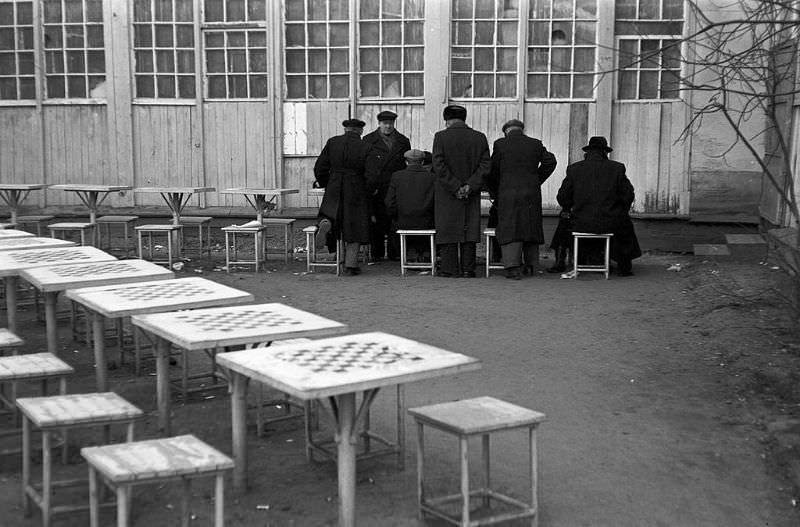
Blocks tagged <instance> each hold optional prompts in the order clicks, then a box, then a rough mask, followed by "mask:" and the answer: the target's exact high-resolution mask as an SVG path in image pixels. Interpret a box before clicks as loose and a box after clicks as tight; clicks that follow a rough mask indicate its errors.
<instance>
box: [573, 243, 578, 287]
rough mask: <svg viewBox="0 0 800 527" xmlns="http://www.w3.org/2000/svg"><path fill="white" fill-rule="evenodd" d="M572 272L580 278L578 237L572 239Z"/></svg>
mask: <svg viewBox="0 0 800 527" xmlns="http://www.w3.org/2000/svg"><path fill="white" fill-rule="evenodd" d="M572 274H574V275H575V278H578V237H577V236H576V237H574V238H573V240H572Z"/></svg>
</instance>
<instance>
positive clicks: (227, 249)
mask: <svg viewBox="0 0 800 527" xmlns="http://www.w3.org/2000/svg"><path fill="white" fill-rule="evenodd" d="M225 272H227V273H230V272H231V243H230V238H229V237H228V233H227V232H226V233H225Z"/></svg>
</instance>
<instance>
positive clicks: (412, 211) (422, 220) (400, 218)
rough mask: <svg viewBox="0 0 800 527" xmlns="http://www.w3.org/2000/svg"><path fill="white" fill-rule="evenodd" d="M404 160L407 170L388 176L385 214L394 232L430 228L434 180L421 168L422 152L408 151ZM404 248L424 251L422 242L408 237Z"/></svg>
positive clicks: (432, 226) (432, 220)
mask: <svg viewBox="0 0 800 527" xmlns="http://www.w3.org/2000/svg"><path fill="white" fill-rule="evenodd" d="M404 157H405V159H406V163H407V164H408V167H407V168H406V169H405V170H399V171H397V172H395V173H394V174H392V179H391V181H390V182H389V190H388V191H387V192H386V202H385V205H386V212H387V213H388V214H389V217H390V218H391V219H392V223H393V227H394V228H395V229H433V228H434V226H435V223H434V218H433V210H434V209H433V194H434V191H433V186H434V183H435V177H434V175H433V174H431V172H430V170H428V169H427V168H425V167H424V166H422V162H423V160H424V159H425V153H424V152H422V151H421V150H416V149H414V150H409V151H408V152H406V153H405V154H404ZM408 247H409V250H410V251H411V250H413V251H414V252H416V253H417V255H421V253H423V252H425V248H426V240H425V239H423V238H421V237H420V236H412V237H410V238H409V239H408ZM433 256H434V257H435V256H436V255H433Z"/></svg>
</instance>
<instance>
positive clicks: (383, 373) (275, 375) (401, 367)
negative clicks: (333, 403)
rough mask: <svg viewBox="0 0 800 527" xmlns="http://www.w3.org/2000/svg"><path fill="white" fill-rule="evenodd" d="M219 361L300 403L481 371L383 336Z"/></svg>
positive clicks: (457, 358)
mask: <svg viewBox="0 0 800 527" xmlns="http://www.w3.org/2000/svg"><path fill="white" fill-rule="evenodd" d="M217 363H218V364H219V365H220V366H222V367H223V368H228V369H229V370H231V371H234V372H237V373H239V374H242V375H244V376H246V377H249V378H252V379H254V380H256V381H259V382H263V383H265V384H269V385H270V386H272V387H274V388H277V389H278V390H281V391H283V392H286V393H289V394H291V395H294V396H296V397H299V398H301V399H319V398H321V397H329V396H332V395H340V394H344V393H351V392H357V391H362V390H368V389H372V388H379V387H381V386H388V385H394V384H403V383H407V382H414V381H418V380H421V379H427V378H431V377H439V376H443V375H449V374H454V373H459V372H466V371H473V370H477V369H480V367H481V363H480V361H479V360H478V359H475V358H472V357H468V356H466V355H462V354H460V353H454V352H451V351H446V350H443V349H441V348H436V347H434V346H430V345H428V344H423V343H421V342H416V341H414V340H410V339H406V338H403V337H398V336H395V335H390V334H388V333H380V332H374V333H361V334H356V335H345V336H341V337H333V338H326V339H320V340H313V341H310V342H306V343H299V344H291V345H286V346H278V347H275V348H273V347H269V348H254V349H249V350H244V351H234V352H230V353H221V354H219V355H217Z"/></svg>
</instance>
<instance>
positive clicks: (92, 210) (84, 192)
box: [50, 183, 133, 223]
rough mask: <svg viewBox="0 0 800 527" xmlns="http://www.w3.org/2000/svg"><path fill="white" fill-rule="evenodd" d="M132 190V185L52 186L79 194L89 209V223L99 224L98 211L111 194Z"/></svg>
mask: <svg viewBox="0 0 800 527" xmlns="http://www.w3.org/2000/svg"><path fill="white" fill-rule="evenodd" d="M132 188H133V187H132V186H130V185H92V184H82V183H76V184H72V183H68V184H63V185H50V189H53V190H65V191H67V192H74V193H75V194H77V195H78V198H79V199H80V200H81V201H82V202H83V204H84V205H86V208H87V209H89V223H96V222H97V209H98V207H100V204H101V203H103V200H105V199H106V197H108V195H109V194H111V193H112V192H121V191H123V190H130V189H132Z"/></svg>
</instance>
